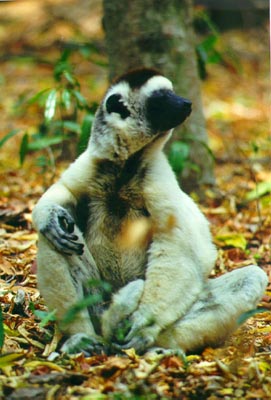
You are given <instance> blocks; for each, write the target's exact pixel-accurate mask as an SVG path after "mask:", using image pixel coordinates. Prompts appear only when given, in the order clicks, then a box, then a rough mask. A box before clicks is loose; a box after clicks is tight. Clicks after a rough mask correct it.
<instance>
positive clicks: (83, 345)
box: [60, 333, 106, 356]
mask: <svg viewBox="0 0 271 400" xmlns="http://www.w3.org/2000/svg"><path fill="white" fill-rule="evenodd" d="M60 350H61V352H63V353H67V354H76V353H84V354H85V355H86V356H91V355H94V354H101V353H105V352H106V349H105V346H104V344H103V343H102V341H99V340H98V339H97V338H95V337H92V336H89V335H86V334H85V333H76V334H75V335H72V336H71V337H69V339H67V340H66V341H65V343H64V344H63V345H62V346H61V349H60Z"/></svg>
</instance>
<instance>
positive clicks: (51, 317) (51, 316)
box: [34, 310, 56, 328]
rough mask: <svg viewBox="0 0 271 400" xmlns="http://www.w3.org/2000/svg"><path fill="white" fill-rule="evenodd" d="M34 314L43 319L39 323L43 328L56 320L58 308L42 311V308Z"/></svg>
mask: <svg viewBox="0 0 271 400" xmlns="http://www.w3.org/2000/svg"><path fill="white" fill-rule="evenodd" d="M34 314H35V316H36V317H38V318H39V319H40V320H41V321H40V323H39V326H40V327H41V328H43V327H44V326H46V325H47V324H48V322H55V321H56V316H55V314H56V310H53V311H51V312H46V311H41V310H35V311H34Z"/></svg>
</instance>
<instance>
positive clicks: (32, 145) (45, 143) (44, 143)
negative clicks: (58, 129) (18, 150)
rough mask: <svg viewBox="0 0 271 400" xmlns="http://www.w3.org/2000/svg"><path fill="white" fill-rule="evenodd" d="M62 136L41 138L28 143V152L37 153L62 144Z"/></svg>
mask: <svg viewBox="0 0 271 400" xmlns="http://www.w3.org/2000/svg"><path fill="white" fill-rule="evenodd" d="M63 140H64V137H63V136H53V137H41V138H38V139H35V140H34V141H33V142H29V143H28V150H30V151H37V150H42V149H45V148H46V147H50V146H54V145H56V144H59V143H61V142H63Z"/></svg>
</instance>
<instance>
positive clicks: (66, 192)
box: [33, 152, 91, 255]
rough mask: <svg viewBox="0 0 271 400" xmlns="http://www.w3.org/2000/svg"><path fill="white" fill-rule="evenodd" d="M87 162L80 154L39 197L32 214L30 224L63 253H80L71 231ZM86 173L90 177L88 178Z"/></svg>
mask: <svg viewBox="0 0 271 400" xmlns="http://www.w3.org/2000/svg"><path fill="white" fill-rule="evenodd" d="M90 170H91V168H90V159H89V155H88V153H87V152H85V153H83V154H82V155H81V156H80V157H79V158H78V159H77V160H76V161H75V162H74V163H73V164H71V165H70V167H69V168H68V169H67V170H66V171H65V172H64V173H63V175H62V177H61V178H60V179H59V181H58V182H57V183H55V184H54V185H52V186H51V187H50V188H49V189H48V190H47V191H46V192H45V193H44V194H43V196H42V197H41V199H40V200H39V202H38V203H37V205H36V206H35V208H34V211H33V222H34V225H35V228H36V229H37V231H38V232H39V233H41V234H42V235H44V236H45V237H46V239H47V240H48V241H49V242H50V243H51V244H52V245H53V246H54V247H55V249H56V250H58V251H59V252H61V253H63V254H68V255H71V254H73V253H75V254H82V251H83V245H82V244H81V243H78V242H77V240H78V236H77V235H75V234H74V233H73V232H74V224H75V221H74V215H73V212H72V210H74V208H75V207H76V204H77V202H78V198H79V197H80V195H81V194H82V193H84V191H85V190H86V185H87V181H88V178H89V175H90V174H91V171H90ZM88 174H89V175H88Z"/></svg>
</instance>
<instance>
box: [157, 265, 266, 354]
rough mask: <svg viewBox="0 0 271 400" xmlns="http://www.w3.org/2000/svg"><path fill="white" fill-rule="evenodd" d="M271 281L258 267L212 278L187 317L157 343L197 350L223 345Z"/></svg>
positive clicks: (253, 307)
mask: <svg viewBox="0 0 271 400" xmlns="http://www.w3.org/2000/svg"><path fill="white" fill-rule="evenodd" d="M267 282H268V279H267V276H266V274H265V272H264V271H263V270H261V269H260V268H259V267H257V266H249V267H244V268H240V269H237V270H234V271H232V272H230V273H227V274H225V275H222V276H220V277H219V278H216V279H209V280H208V282H207V284H206V287H205V290H204V291H203V292H202V294H201V296H200V297H199V299H198V300H197V301H196V302H195V303H194V305H193V306H192V307H191V309H190V311H189V312H188V313H187V314H186V316H185V317H184V318H182V319H181V320H179V321H177V322H176V323H175V324H172V325H171V326H170V327H168V328H167V329H165V330H164V331H163V332H162V333H161V334H160V335H159V337H158V340H157V342H156V345H157V346H159V347H164V348H171V349H176V350H178V349H181V350H183V351H193V350H199V349H202V348H204V347H205V346H217V345H219V344H221V343H222V342H223V341H225V339H226V338H227V337H228V336H229V335H230V334H231V333H232V332H233V331H234V330H235V329H236V328H237V327H238V325H239V323H238V318H239V317H240V316H241V315H242V314H243V313H245V312H247V311H249V310H252V309H255V308H256V306H257V304H258V302H259V301H260V300H261V298H262V296H263V294H264V291H265V288H266V285H267Z"/></svg>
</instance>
